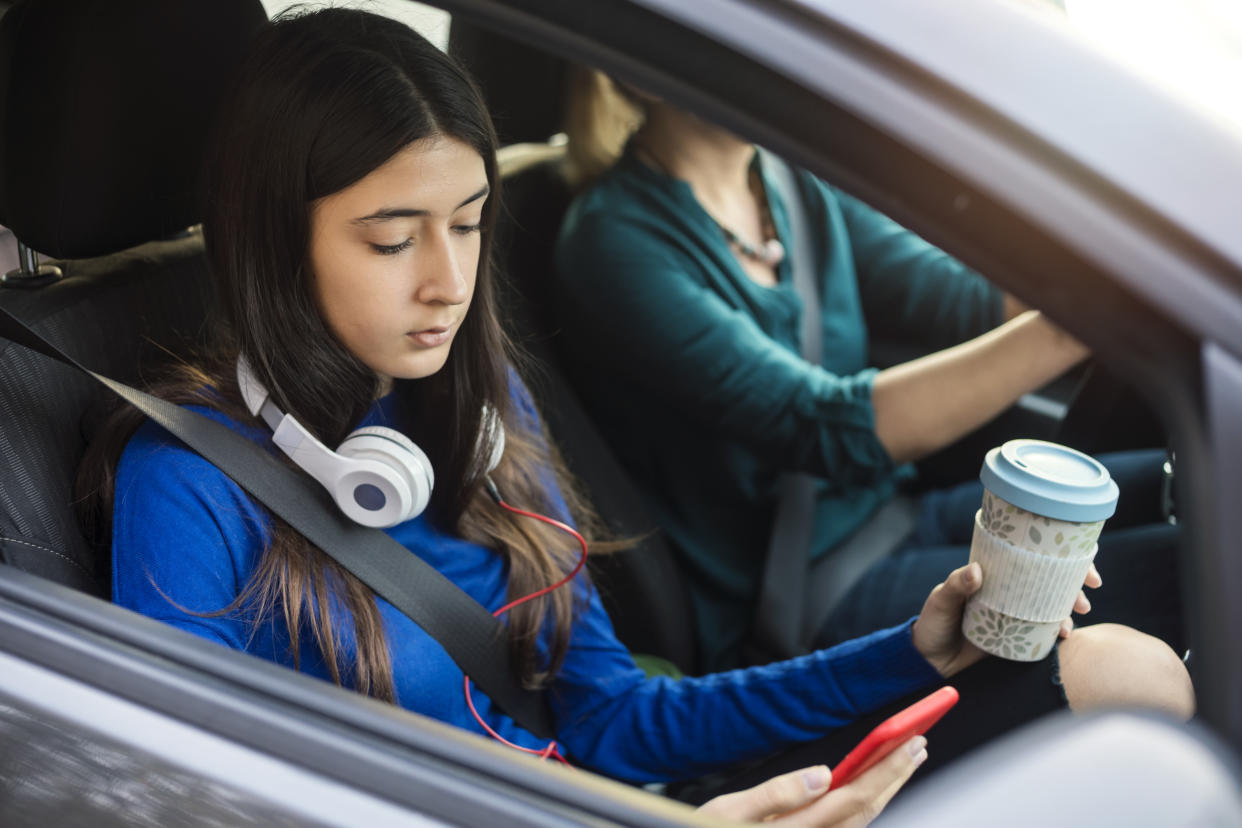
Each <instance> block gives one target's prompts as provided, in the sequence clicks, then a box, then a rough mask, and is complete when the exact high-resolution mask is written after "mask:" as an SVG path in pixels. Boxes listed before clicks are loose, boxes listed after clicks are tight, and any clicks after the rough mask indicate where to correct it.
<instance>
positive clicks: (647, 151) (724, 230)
mask: <svg viewBox="0 0 1242 828" xmlns="http://www.w3.org/2000/svg"><path fill="white" fill-rule="evenodd" d="M635 148H636V149H637V150H638V151H639V152H640V153H642V154H643V155H644V156H646V157H647V158H648V159H649V160H650V161H652V162H653V163H654V164H655V166H656V167H658V168H659V169H660V171H661V172H663V173H664V174H665V175H667V176H668V177H669V178H676V177H677V176H675V175H673V172H672V170H670V169H669V166H668V165H667V164H665V163H664V161H663V160H662V159H661V158H660V156H658V155H656V154H655V153H654V152H652V151H651V148H650V147H648V146H647V145H646V144H636V145H635ZM749 175H750V188H751V194H752V195H753V196H754V197H755V200H756V202H757V203H758V205H759V228H760V231H761V232H762V233H763V242H762V243H761V244H754V243H753V242H750V241H748V240H747V239H744V238H742V236H740V235H738V234H737V233H736V232H734V231H733V230H732V229H731V228H729V227H726V226H725V225H724V223H723V222H722V221H721V220H720V219H718V218H716V217H715V216H714V215H712V214H711V212H710V211H708V210H706V209H705V210H704V211H703V212H704V213H707V217H708V218H710V219H711V220H712V223H713V224H715V225H716V227H718V228H719V229H720V232H721V234H722V235H723V236H724V237H725V241H727V242H728V243H729V244H730V245H732V247H733V249H734V250H736V251H737V252H738V253H740V254H742V255H743V256H745V257H746V258H748V259H751V260H752V261H756V262H759V263H760V264H762V265H766V266H768V267H776V266H777V265H778V264H780V263H781V262H782V261H783V260H784V258H785V245H783V244H781V240H780V239H778V238H777V237H776V225H775V224H774V223H773V221H772V210H771V208H770V207H769V206H768V200H767V198H766V196H765V195H764V192H763V182H762V181H761V180H760V178H759V173H758V171H757V170H755V169H754V168H753V167H752V168H751V170H750V173H749Z"/></svg>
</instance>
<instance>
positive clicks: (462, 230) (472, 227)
mask: <svg viewBox="0 0 1242 828" xmlns="http://www.w3.org/2000/svg"><path fill="white" fill-rule="evenodd" d="M482 228H483V225H482V224H458V225H455V226H454V227H453V232H454V233H456V234H457V235H459V236H469V235H470V234H471V233H477V232H479V230H481V229H482Z"/></svg>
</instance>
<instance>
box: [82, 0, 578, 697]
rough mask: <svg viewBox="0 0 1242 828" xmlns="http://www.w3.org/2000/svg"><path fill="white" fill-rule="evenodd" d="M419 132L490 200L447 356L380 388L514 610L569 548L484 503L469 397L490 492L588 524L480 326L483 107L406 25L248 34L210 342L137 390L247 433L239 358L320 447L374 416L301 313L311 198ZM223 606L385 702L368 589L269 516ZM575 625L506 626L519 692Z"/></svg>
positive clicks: (213, 206)
mask: <svg viewBox="0 0 1242 828" xmlns="http://www.w3.org/2000/svg"><path fill="white" fill-rule="evenodd" d="M433 136H447V137H451V138H454V139H456V140H458V141H461V142H462V143H464V144H466V145H468V146H470V147H472V148H473V149H474V150H475V151H476V152H478V154H479V156H480V157H481V158H482V159H483V162H484V166H485V167H486V173H487V180H488V183H489V184H490V186H491V196H490V197H489V198H488V200H487V202H486V204H485V208H484V211H483V216H482V238H481V245H482V247H481V254H480V260H479V271H478V274H477V279H476V283H475V289H474V297H473V300H472V303H471V307H470V310H469V312H468V314H467V315H466V317H465V320H464V321H463V323H462V326H461V329H460V331H459V333H458V335H457V337H456V338H455V341H454V343H453V345H452V348H451V351H450V355H449V357H448V361H447V363H446V364H445V366H444V367H443V368H442V369H441V370H440V371H439V372H437V373H436V374H434V375H432V376H430V377H427V378H425V379H420V380H414V381H398V382H396V384H395V389H394V393H395V394H398V395H400V396H399V399H398V404H399V407H400V410H402V411H404V412H413V414H412V418H411V420H410V421H409V422H406V423H403V426H404V428H405V430H406V431H407V433H409V435H410V436H411V438H412V439H414V440H415V442H417V443H418V444H419V445H420V446H421V447H422V448H423V449H424V450H425V451H426V452H427V454H428V456H429V458H430V460H431V463H432V466H433V467H434V469H435V477H436V486H435V490H434V493H433V495H432V499H431V503H430V506H429V507H428V517H429V519H430V520H431V521H432V522H433V524H434V525H435V526H437V527H438V528H440V529H441V530H443V531H447V532H451V533H454V534H457V535H459V536H461V537H464V538H466V539H468V540H471V541H475V542H478V543H481V544H484V545H486V546H489V547H491V548H494V549H496V550H498V551H499V552H500V553H501V554H503V555H505V556H507V559H508V562H509V584H508V590H509V595H510V596H511V597H516V596H520V595H526V594H528V593H530V592H533V591H534V590H536V589H538V588H540V587H542V586H546V585H547V584H549V583H551V582H552V581H553V580H555V579H556V578H558V577H559V576H560V575H561V574H563V573H564V572H565V571H566V570H567V569H568V567H569V566H570V565H571V564H572V561H573V559H574V557H575V555H576V554H577V545H576V543H574V542H573V541H571V540H569V539H568V538H566V537H564V536H562V535H560V534H559V533H557V532H556V531H555V530H551V529H548V528H546V527H544V526H543V525H542V524H539V523H535V522H533V521H529V520H527V521H525V522H523V519H522V518H517V517H513V516H510V515H509V514H508V513H506V512H503V511H502V510H501V509H499V508H498V507H496V506H495V504H493V503H492V502H491V500H490V498H488V497H487V495H486V494H485V493H484V492H483V489H482V476H483V475H484V473H485V472H486V469H485V468H484V464H485V460H486V458H488V457H489V456H490V454H491V451H492V446H491V436H490V432H487V431H484V430H483V427H482V426H483V422H482V418H483V416H484V414H483V412H484V406H485V404H488V405H490V406H491V407H492V408H493V409H494V410H495V411H496V412H497V413H498V414H499V415H500V417H501V419H502V422H503V423H504V425H505V429H506V434H507V445H506V450H505V454H504V458H503V460H502V462H501V464H500V466H499V467H498V468H497V469H496V470H495V471H494V472H493V473H492V478H493V479H494V480H495V481H496V483H497V484H498V486H499V487H500V489H501V491H502V492H504V494H505V495H506V497H507V498H508V499H509V500H512V501H514V502H518V503H521V504H523V506H525V507H526V508H531V509H536V510H540V509H542V510H545V511H550V510H554V509H555V508H556V507H555V505H554V504H553V503H552V502H551V497H550V495H549V493H548V492H549V483H551V482H552V481H551V480H549V478H548V476H547V475H548V471H549V469H550V470H551V471H552V473H553V474H554V475H555V478H554V479H555V480H556V482H559V483H561V484H562V486H564V488H563V489H562V491H563V493H564V494H565V496H566V499H567V501H568V502H569V504H570V508H571V511H574V512H576V515H575V516H576V517H578V518H579V519H580V520H582V519H586V520H588V521H590V515H589V511H587V510H586V509H585V506H584V504H583V503H582V502H581V501H580V499H579V498H577V497H576V496H575V494H574V490H573V487H572V486H571V485H569V482H568V481H567V479H566V475H564V474H563V472H562V467H561V465H560V464H559V463H558V462H556V461H555V458H553V457H550V456H549V451H548V450H547V449H546V448H544V447H545V446H546V445H547V444H546V442H545V441H544V440H543V439H542V437H541V435H540V434H539V428H540V426H539V425H538V423H537V422H533V421H532V420H531V418H529V417H523V416H519V414H518V413H517V412H514V411H512V406H511V405H510V383H511V381H512V380H511V370H512V369H511V368H510V366H511V365H512V364H514V358H515V355H514V354H513V352H512V351H511V349H510V345H509V343H508V341H507V339H506V337H505V336H504V334H503V332H502V330H501V328H500V325H499V323H498V320H497V309H496V299H495V284H494V281H495V277H494V270H493V264H492V253H491V243H492V236H493V229H494V219H495V214H496V204H497V202H498V200H499V189H500V182H499V179H498V176H497V172H496V162H495V150H496V137H495V133H494V131H493V129H492V125H491V121H490V119H489V117H488V115H487V110H486V108H485V106H484V103H483V100H482V97H481V96H480V94H479V92H478V90H477V89H476V87H475V86H474V84H473V83H472V82H471V80H470V79H469V77H468V76H467V75H466V74H465V73H464V72H463V70H462V69H461V68H459V67H458V66H457V65H456V64H455V63H454V62H453V61H452V60H450V59H449V58H448V57H447V56H446V55H445V54H444V53H443V52H441V51H440V50H439V49H437V48H436V47H434V46H433V45H431V44H430V43H428V42H427V41H426V40H425V39H424V38H422V37H421V36H419V35H418V34H416V33H415V32H413V31H412V30H410V29H409V28H407V27H406V26H404V25H402V24H400V23H397V22H395V21H392V20H388V19H386V18H383V17H379V16H377V15H373V14H369V13H366V12H361V11H356V10H346V9H329V10H324V11H318V12H314V13H310V14H304V15H297V16H290V17H284V18H280V19H277V20H276V21H274V22H272V23H271V24H269V25H268V27H267V28H265V29H264V30H263V31H262V32H261V33H260V34H259V35H258V36H257V37H256V40H255V42H254V44H253V45H252V47H251V50H250V52H249V56H248V57H247V59H246V60H245V62H244V63H243V65H242V67H241V70H240V72H239V74H238V76H237V80H236V81H235V82H234V85H233V88H232V91H231V93H230V94H229V95H228V96H227V97H226V103H225V104H224V105H223V106H222V108H221V110H220V114H219V121H218V127H217V131H216V135H215V140H214V141H213V144H212V146H213V150H212V152H211V154H210V156H209V158H208V162H207V165H206V168H205V169H206V178H205V185H204V191H205V193H206V194H207V204H206V212H205V222H204V232H205V238H206V247H207V254H208V259H209V261H210V264H211V266H212V269H213V272H214V277H215V279H216V280H217V285H218V307H217V314H218V316H219V319H218V320H216V324H215V325H214V326H213V331H212V336H213V337H214V339H213V342H212V343H211V346H210V348H209V350H208V354H209V355H208V356H207V357H206V358H205V359H203V360H201V361H199V364H197V365H195V366H193V367H189V366H186V367H183V368H182V369H181V370H179V371H178V372H177V373H176V374H175V375H174V376H173V377H172V378H171V379H170V380H169V381H167V382H165V383H163V384H161V385H159V386H158V387H157V388H156V389H154V390H155V391H156V393H159V394H161V395H162V396H164V397H166V398H168V399H171V400H173V401H176V402H181V403H199V404H207V405H211V406H213V407H215V408H218V409H221V410H223V411H225V412H226V413H228V414H230V415H231V416H233V417H234V418H237V419H239V420H243V421H247V420H249V421H251V422H254V420H253V419H252V418H250V416H249V414H248V413H247V412H246V411H245V409H244V407H243V406H242V404H241V400H240V395H239V392H238V389H237V382H236V378H235V374H234V371H235V366H236V362H237V358H238V355H239V354H245V355H246V357H247V359H248V360H249V362H250V365H251V366H252V368H253V370H254V373H255V375H256V377H257V378H258V379H259V380H260V381H261V382H262V383H263V384H264V385H265V386H266V387H267V388H268V389H269V391H270V392H271V395H272V399H273V401H274V402H275V403H276V404H277V405H278V406H279V407H280V408H281V410H283V411H285V412H287V413H289V414H291V415H293V416H294V417H295V418H297V419H298V421H299V422H301V423H302V424H303V425H304V426H306V428H308V429H309V430H310V432H311V433H312V434H314V435H315V436H316V437H317V438H319V439H320V440H322V441H323V442H324V443H325V444H326V445H328V446H335V445H338V444H339V443H340V442H341V440H342V439H343V438H344V437H345V436H346V434H348V433H349V431H350V430H351V429H352V428H354V427H355V426H356V425H357V424H358V422H359V421H360V420H361V419H362V418H363V416H364V415H365V413H366V412H367V411H368V409H369V408H370V406H371V405H372V404H373V402H374V400H375V397H376V394H377V393H378V391H379V383H378V379H377V377H376V375H375V374H374V372H373V371H371V370H370V369H369V368H367V366H365V365H364V364H363V363H362V362H360V361H359V360H358V359H357V358H355V357H354V356H353V355H352V354H350V352H349V351H347V350H346V349H345V348H344V347H343V346H342V345H341V343H340V342H339V341H337V339H336V338H335V337H334V336H333V335H332V333H331V332H330V331H329V329H328V327H327V325H326V323H325V321H324V318H323V316H322V314H321V312H320V310H319V308H318V307H317V305H316V300H315V292H314V288H313V285H312V280H313V278H314V274H313V273H312V272H311V267H310V242H311V229H310V228H311V209H312V205H313V204H314V203H315V201H316V200H317V199H321V198H323V197H325V196H328V195H331V194H333V193H336V192H339V191H340V190H343V189H345V188H346V187H349V186H350V185H351V184H353V183H355V182H356V181H359V180H360V179H362V178H363V177H365V176H366V175H367V174H368V173H370V172H371V171H372V170H375V169H376V168H378V167H379V166H381V165H382V164H384V162H386V161H387V160H389V159H390V158H392V157H393V156H394V155H395V154H396V153H397V152H399V151H400V150H402V149H403V148H405V147H407V146H408V145H409V144H411V143H412V142H414V141H418V140H421V139H425V138H429V137H433ZM142 419H143V418H142V416H141V415H140V414H138V413H137V412H135V411H134V410H133V409H124V410H122V411H120V412H118V414H117V415H116V416H115V417H114V419H113V420H112V421H111V422H110V423H109V426H108V427H107V428H105V429H104V431H103V433H102V434H101V437H100V439H98V440H97V441H96V443H95V444H94V445H93V446H92V448H91V450H90V452H89V453H88V456H87V459H86V461H85V462H84V465H83V468H82V471H81V474H80V479H79V489H80V493H81V494H82V495H84V498H85V499H86V500H87V501H88V502H89V506H90V507H91V508H90V515H89V516H88V517H87V518H86V520H87V522H88V524H89V526H91V527H93V528H95V529H96V530H97V531H100V532H102V531H106V532H107V533H108V536H110V528H107V527H108V524H109V523H110V516H111V513H112V505H113V494H114V492H113V488H114V475H115V471H116V464H117V462H118V460H119V456H120V453H121V451H122V450H123V449H124V446H125V443H126V442H127V441H128V439H129V437H130V436H131V435H132V433H133V431H134V429H136V428H137V426H138V425H140V424H141V422H142ZM480 434H483V437H482V439H480ZM101 519H102V520H101ZM157 586H158V585H157ZM333 596H335V597H336V600H337V601H338V602H339V603H340V604H341V605H343V606H344V607H345V608H347V610H348V612H349V614H350V616H352V621H353V637H354V639H355V646H354V647H350V646H348V645H347V644H346V643H345V642H343V641H342V640H341V635H342V628H341V626H340V625H339V623H334V618H333V616H332V613H330V607H332V606H333V599H332V597H333ZM221 612H244V613H245V614H246V616H247V617H248V618H250V619H252V620H253V622H254V623H256V624H257V623H261V622H263V621H264V620H265V619H269V618H272V617H273V616H274V615H275V614H277V613H279V615H280V616H281V617H283V621H284V623H285V624H286V625H287V628H288V630H289V633H290V636H291V648H292V652H293V654H294V657H295V658H296V654H297V652H298V647H299V636H300V634H303V633H305V632H307V631H309V634H310V635H311V636H313V638H314V641H315V643H316V644H317V645H318V647H319V649H320V650H321V651H322V653H323V655H324V658H325V662H326V663H327V665H328V666H329V669H330V671H331V672H332V675H333V678H334V679H335V680H336V681H337V682H338V683H342V682H344V681H346V680H347V681H349V683H351V684H352V685H353V686H354V687H355V688H356V689H358V690H359V691H361V692H364V693H369V694H370V695H373V696H376V697H378V698H382V699H387V700H394V688H393V680H392V663H391V658H390V654H389V651H388V647H387V643H386V639H385V635H384V630H383V625H382V623H381V619H380V615H379V611H378V608H377V606H376V604H375V598H374V595H373V594H372V593H371V591H370V590H369V589H368V588H367V587H365V586H364V585H363V584H362V583H361V582H360V581H358V580H357V579H356V578H354V577H353V576H352V575H351V574H350V573H349V572H347V571H346V570H344V569H343V568H342V567H340V566H339V565H337V564H336V563H335V562H334V561H332V560H331V559H330V558H328V557H327V556H326V555H325V554H323V552H321V551H320V550H319V549H317V548H315V547H313V546H312V545H311V544H310V543H309V542H308V541H307V540H306V539H305V538H303V537H302V536H301V535H299V534H297V533H296V532H294V531H293V530H291V529H290V528H289V527H288V526H287V525H285V524H284V523H283V522H281V521H280V520H278V519H275V518H274V519H273V526H272V533H271V535H270V540H269V542H268V544H267V546H266V548H265V550H264V552H263V555H262V556H261V558H260V560H259V562H258V564H257V567H256V570H255V572H254V574H253V577H252V579H251V581H250V582H249V584H248V585H247V586H246V588H245V589H244V591H243V593H242V594H241V595H240V596H239V597H238V599H237V600H236V601H235V602H234V604H233V605H230V607H227V608H222V610H221ZM572 612H573V601H572V595H571V590H569V589H562V590H558V591H557V592H555V593H553V594H551V595H549V596H546V597H543V598H541V599H539V600H536V601H532V602H529V603H527V604H524V605H523V606H521V607H519V608H517V609H515V610H513V611H511V612H510V613H509V615H510V617H509V619H508V627H509V641H510V649H511V652H512V654H513V656H514V664H515V665H516V668H517V670H518V672H519V677H520V678H521V679H522V680H523V682H524V683H525V684H527V685H528V686H538V685H540V684H541V683H543V682H544V681H546V679H547V678H548V677H549V675H550V674H552V673H554V672H555V671H556V669H557V668H558V667H559V664H560V662H561V661H562V659H563V658H564V654H565V652H566V649H567V647H568V640H569V629H570V622H571V618H572ZM338 621H339V619H338ZM544 623H551V624H552V625H553V630H552V635H551V646H550V654H549V656H548V657H546V658H540V656H539V654H538V641H539V638H540V630H541V628H542V626H543V625H544ZM345 631H346V633H347V632H348V629H347V628H346V630H345ZM351 652H352V653H353V654H354V655H353V657H352V658H351V657H350V654H351Z"/></svg>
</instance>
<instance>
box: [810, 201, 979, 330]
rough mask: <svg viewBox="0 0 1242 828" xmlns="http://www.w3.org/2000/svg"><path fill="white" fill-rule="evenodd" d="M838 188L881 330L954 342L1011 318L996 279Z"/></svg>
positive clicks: (865, 297)
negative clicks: (1005, 316) (1005, 311)
mask: <svg viewBox="0 0 1242 828" xmlns="http://www.w3.org/2000/svg"><path fill="white" fill-rule="evenodd" d="M830 192H831V193H832V195H833V196H835V197H836V200H837V202H838V203H839V204H840V207H841V214H842V216H843V217H844V219H845V224H846V227H847V228H848V230H849V237H850V245H851V246H852V248H853V251H854V260H855V262H856V264H857V267H858V287H859V293H860V296H861V298H862V303H863V311H864V313H865V315H866V318H867V326H868V328H869V329H870V331H871V333H872V335H873V336H878V337H882V338H886V339H889V340H893V341H904V342H909V343H912V344H917V345H922V346H924V347H926V348H928V349H938V348H947V347H949V346H951V345H956V344H957V343H959V342H963V341H965V340H967V339H970V338H972V337H975V336H978V335H979V334H981V333H984V332H985V331H989V330H991V329H992V328H994V327H996V326H997V325H999V324H1000V323H1001V322H1002V321H1003V320H1002V309H1001V299H1002V293H1001V290H1000V288H998V287H996V285H993V284H992V283H991V282H989V281H987V280H986V279H984V278H983V277H982V276H980V275H979V274H978V273H976V272H975V271H973V270H971V269H970V268H968V267H966V265H964V264H962V263H961V262H960V261H958V260H957V259H955V258H953V257H952V256H950V255H949V254H948V253H945V252H944V251H943V250H941V249H940V248H938V247H936V246H934V245H932V244H930V243H928V242H927V241H926V240H924V239H923V238H922V237H921V236H919V235H918V234H916V233H914V232H912V231H910V230H907V229H906V228H904V227H902V226H901V225H900V224H898V223H897V222H895V221H893V220H892V219H890V218H888V217H887V216H885V215H884V214H882V213H879V212H877V211H875V210H873V209H871V208H870V207H868V206H867V205H866V204H863V203H862V202H861V201H858V200H857V199H855V198H852V197H851V196H848V195H846V194H845V193H842V192H840V191H837V190H830Z"/></svg>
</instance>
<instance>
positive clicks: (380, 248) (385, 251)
mask: <svg viewBox="0 0 1242 828" xmlns="http://www.w3.org/2000/svg"><path fill="white" fill-rule="evenodd" d="M413 243H414V240H413V239H406V240H405V241H403V242H401V243H400V244H372V245H371V248H372V249H373V250H374V251H375V252H376V253H378V254H380V255H381V256H395V255H396V254H398V253H400V252H401V251H402V250H405V249H407V248H408V247H409V246H410V245H412V244H413Z"/></svg>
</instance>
